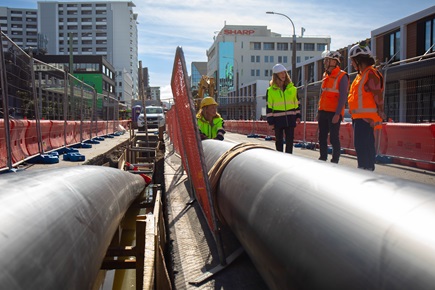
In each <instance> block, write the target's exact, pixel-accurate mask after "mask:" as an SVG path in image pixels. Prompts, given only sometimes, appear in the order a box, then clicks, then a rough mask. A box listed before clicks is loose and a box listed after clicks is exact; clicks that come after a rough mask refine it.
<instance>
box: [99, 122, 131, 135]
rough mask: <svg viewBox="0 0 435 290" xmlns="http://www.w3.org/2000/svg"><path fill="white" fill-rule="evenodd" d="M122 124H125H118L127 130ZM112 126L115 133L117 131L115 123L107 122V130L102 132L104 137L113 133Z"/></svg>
mask: <svg viewBox="0 0 435 290" xmlns="http://www.w3.org/2000/svg"><path fill="white" fill-rule="evenodd" d="M123 123H125V122H119V123H118V124H119V125H121V126H122V127H124V128H125V129H127V127H125V126H124V125H123ZM114 125H115V132H116V131H118V130H119V127H118V126H117V125H116V124H115V121H109V122H107V129H105V130H104V135H107V134H112V133H115V132H114V131H113V126H114Z"/></svg>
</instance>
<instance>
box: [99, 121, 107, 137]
mask: <svg viewBox="0 0 435 290" xmlns="http://www.w3.org/2000/svg"><path fill="white" fill-rule="evenodd" d="M106 127H107V121H98V122H97V136H104V135H106V132H107V130H106V129H107V128H106Z"/></svg>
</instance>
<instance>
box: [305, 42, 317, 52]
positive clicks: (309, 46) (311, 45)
mask: <svg viewBox="0 0 435 290" xmlns="http://www.w3.org/2000/svg"><path fill="white" fill-rule="evenodd" d="M314 47H315V44H314V43H304V51H314Z"/></svg>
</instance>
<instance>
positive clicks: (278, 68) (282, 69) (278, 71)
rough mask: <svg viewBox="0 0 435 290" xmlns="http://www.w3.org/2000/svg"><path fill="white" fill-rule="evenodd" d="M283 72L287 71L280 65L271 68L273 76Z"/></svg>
mask: <svg viewBox="0 0 435 290" xmlns="http://www.w3.org/2000/svg"><path fill="white" fill-rule="evenodd" d="M283 71H287V69H286V68H285V66H283V65H282V64H280V63H278V64H276V65H274V66H273V69H272V72H273V73H274V74H277V73H280V72H283Z"/></svg>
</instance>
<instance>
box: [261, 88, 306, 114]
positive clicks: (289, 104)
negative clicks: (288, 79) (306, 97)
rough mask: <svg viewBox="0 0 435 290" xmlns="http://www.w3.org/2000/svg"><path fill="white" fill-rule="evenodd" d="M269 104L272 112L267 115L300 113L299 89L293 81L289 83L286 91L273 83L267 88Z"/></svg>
mask: <svg viewBox="0 0 435 290" xmlns="http://www.w3.org/2000/svg"><path fill="white" fill-rule="evenodd" d="M267 106H268V108H269V109H271V112H270V113H268V114H267V117H280V116H286V115H296V114H297V113H300V111H299V110H297V111H295V110H296V109H297V108H298V107H299V100H298V98H297V89H296V87H295V86H294V85H293V83H289V84H288V85H287V87H286V88H285V90H284V91H282V90H281V88H279V87H278V86H277V85H275V84H274V85H272V86H270V87H269V88H268V89H267Z"/></svg>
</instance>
